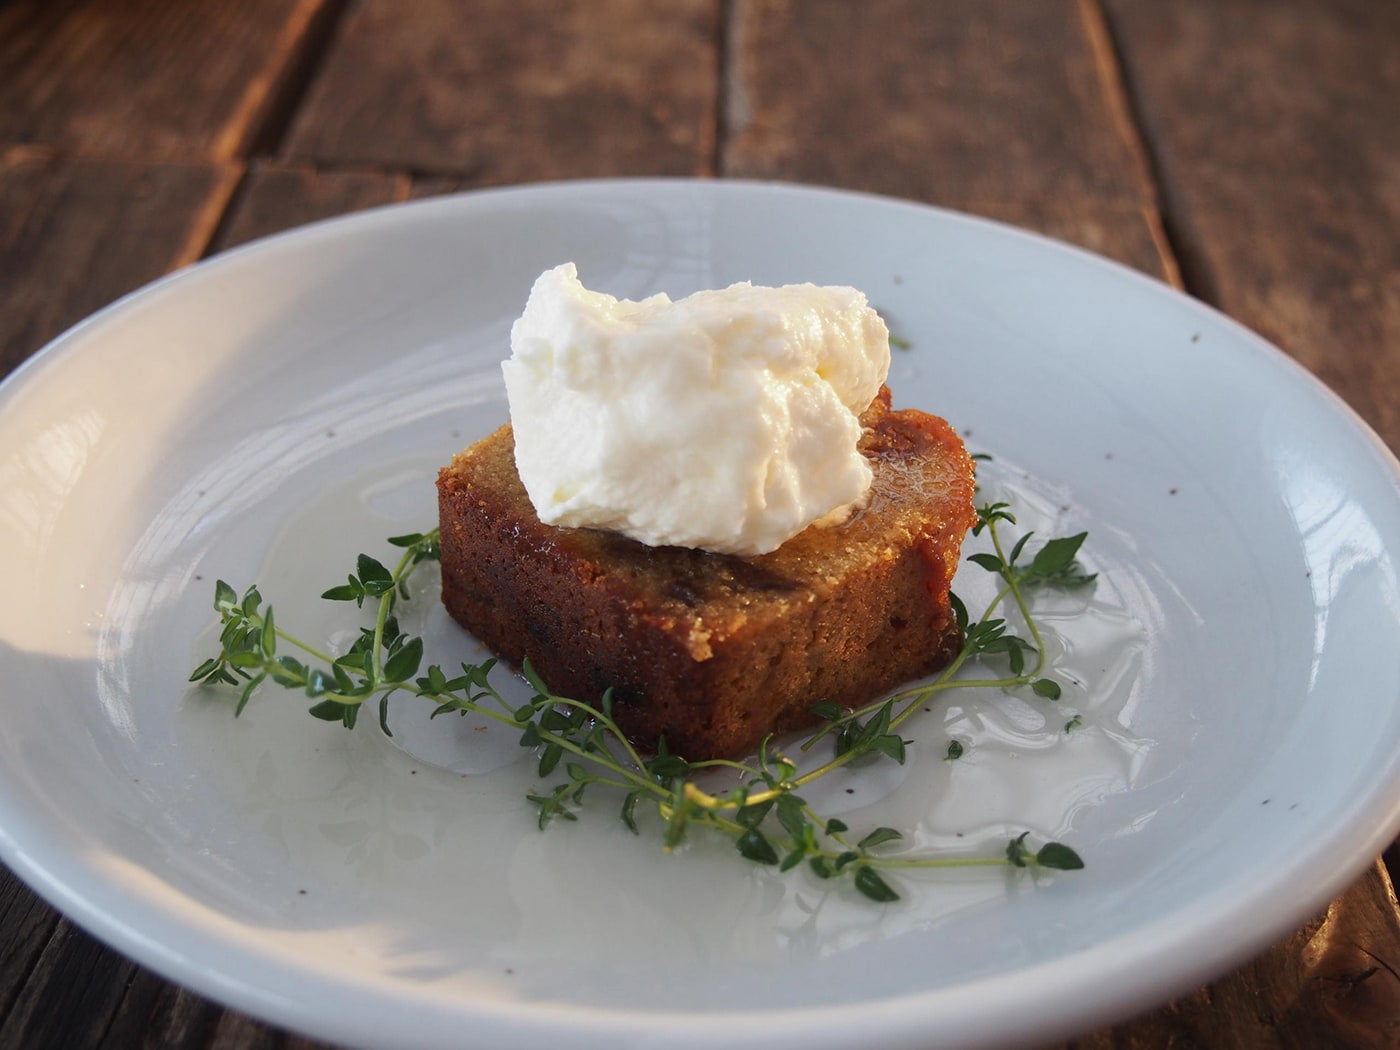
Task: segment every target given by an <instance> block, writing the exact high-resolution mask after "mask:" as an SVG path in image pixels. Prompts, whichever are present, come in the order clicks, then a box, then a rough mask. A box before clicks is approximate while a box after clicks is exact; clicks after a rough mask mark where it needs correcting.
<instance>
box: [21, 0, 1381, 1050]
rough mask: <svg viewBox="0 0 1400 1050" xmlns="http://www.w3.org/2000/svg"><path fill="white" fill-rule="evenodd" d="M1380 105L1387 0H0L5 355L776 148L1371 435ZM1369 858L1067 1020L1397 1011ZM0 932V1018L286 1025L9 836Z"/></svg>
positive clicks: (217, 1036) (1341, 1022)
mask: <svg viewBox="0 0 1400 1050" xmlns="http://www.w3.org/2000/svg"><path fill="white" fill-rule="evenodd" d="M1398 129H1400V2H1397V0H1182V2H1175V3H1169V2H1165V0H924V2H919V0H870V2H855V0H575V2H568V3H564V2H554V0H459V2H452V0H350V2H347V0H243V2H238V3H233V2H221V0H0V374H4V373H5V372H8V371H9V370H10V369H12V368H13V367H14V366H15V365H17V364H18V363H19V362H20V361H22V360H24V359H25V358H26V357H27V356H28V355H30V354H32V353H33V352H34V351H35V350H37V349H38V348H39V347H40V346H41V345H42V344H43V343H44V342H45V341H46V340H48V339H49V338H51V337H53V336H54V335H57V334H58V333H59V332H60V331H61V330H62V329H64V328H65V327H66V326H68V325H69V324H72V323H73V322H76V321H78V320H80V319H81V318H82V317H84V316H85V315H87V314H89V313H91V312H92V311H94V310H96V309H98V308H99V307H101V306H103V305H105V304H106V303H108V302H110V301H111V300H112V299H114V298H116V297H117V296H119V295H121V294H123V293H124V292H127V291H129V290H131V289H133V288H135V287H138V286H140V285H141V284H144V283H145V282H147V281H149V280H151V279H153V278H155V277H158V276H160V275H161V274H163V273H165V272H167V271H169V270H172V269H174V268H176V267H179V266H183V265H186V264H189V263H193V262H195V261H197V260H199V259H201V258H204V257H207V256H209V255H212V254H215V253H217V252H219V251H222V250H223V249H225V248H228V247H230V246H232V245H235V244H239V243H241V242H244V241H247V240H249V239H251V238H255V237H258V236H261V235H263V234H267V233H271V232H274V231H277V230H281V229H284V228H286V227H289V226H294V225H297V224H300V223H303V222H307V221H310V220H312V219H319V218H324V217H327V216H332V215H338V214H341V213H345V212H349V211H354V210H355V209H358V208H363V207H367V206H370V205H377V204H384V203H388V202H392V201H402V200H407V199H410V198H414V197H420V196H425V195H429V194H437V193H445V192H450V191H455V190H463V189H471V188H476V187H482V186H492V185H499V184H503V183H515V182H529V181H538V180H542V179H557V178H574V177H586V176H600V175H655V174H666V175H698V176H709V177H748V178H765V179H766V178H776V179H785V180H791V181H798V182H811V183H821V184H826V185H832V186H843V187H850V188H855V189H862V190H871V191H875V192H879V193H886V194H892V195H895V196H899V197H908V198H913V199H916V200H923V201H929V202H933V203H937V204H940V205H944V206H948V207H952V208H958V209H963V210H966V211H970V212H976V213H979V214H983V215H988V216H991V217H994V218H997V219H1002V220H1005V221H1008V222H1011V223H1015V224H1018V225H1022V226H1026V227H1029V228H1031V229H1035V230H1040V231H1043V232H1046V233H1049V234H1051V235H1053V236H1056V237H1060V238H1063V239H1065V240H1068V241H1072V242H1074V243H1077V244H1080V245H1083V246H1085V247H1088V248H1090V249H1092V250H1094V251H1097V252H1100V253H1102V254H1104V255H1107V256H1109V257H1111V258H1114V259H1117V260H1120V261H1122V262H1124V263H1126V264H1128V265H1129V266H1134V267H1137V268H1138V269H1140V270H1143V271H1146V272H1147V273H1150V274H1152V275H1154V276H1156V277H1159V278H1161V279H1163V280H1165V281H1168V282H1170V283H1171V284H1173V285H1176V286H1177V287H1179V288H1183V289H1185V290H1186V291H1187V292H1189V293H1190V294H1192V295H1195V296H1197V297H1199V298H1201V299H1204V300H1205V301H1207V302H1209V303H1212V304H1214V305H1215V306H1217V307H1218V308H1220V309H1221V310H1223V311H1224V312H1225V313H1228V314H1230V315H1232V316H1233V317H1235V318H1237V319H1239V320H1240V321H1242V322H1244V323H1245V324H1247V325H1249V326H1250V327H1252V328H1254V329H1256V330H1257V331H1259V332H1261V333H1262V334H1264V335H1265V336H1266V337H1268V338H1269V339H1271V340H1272V341H1274V342H1276V343H1277V344H1278V345H1280V346H1281V347H1283V348H1284V349H1285V350H1286V351H1287V352H1288V353H1289V354H1291V355H1293V356H1294V357H1295V358H1296V359H1297V360H1298V361H1300V362H1302V363H1303V364H1304V365H1306V366H1307V367H1308V368H1309V369H1311V370H1312V371H1313V372H1314V373H1316V374H1317V375H1318V376H1319V377H1321V378H1322V379H1323V380H1324V381H1326V382H1327V383H1328V384H1330V385H1331V386H1332V387H1333V389H1335V390H1336V391H1337V392H1338V393H1339V394H1340V395H1341V396H1342V397H1343V398H1344V399H1345V400H1346V401H1347V402H1348V403H1350V404H1351V405H1352V407H1353V408H1355V409H1356V411H1357V412H1359V413H1360V414H1361V416H1362V417H1363V418H1364V419H1365V420H1366V421H1367V422H1369V423H1370V424H1371V426H1373V427H1374V428H1375V429H1376V430H1377V431H1378V432H1379V434H1380V435H1381V437H1382V438H1383V440H1385V441H1386V442H1387V443H1388V444H1389V446H1390V447H1391V448H1392V449H1397V448H1400V130H1398ZM1397 860H1400V857H1396V856H1393V857H1391V859H1390V867H1389V870H1388V869H1387V863H1386V860H1385V858H1382V859H1379V860H1378V861H1377V862H1376V864H1375V865H1374V866H1373V867H1372V868H1371V869H1370V870H1369V871H1368V872H1367V873H1366V875H1365V876H1364V877H1363V878H1362V879H1360V880H1359V881H1358V882H1357V883H1356V885H1355V886H1353V887H1352V888H1351V889H1350V890H1349V891H1348V892H1347V893H1346V894H1345V895H1344V896H1343V897H1341V898H1339V899H1338V900H1337V901H1335V902H1334V903H1333V904H1332V905H1331V906H1330V907H1329V908H1328V909H1327V910H1326V911H1325V912H1324V913H1323V914H1321V915H1318V916H1316V917H1314V918H1313V919H1312V920H1310V921H1309V922H1308V923H1307V924H1306V925H1304V926H1303V927H1302V928H1301V929H1299V930H1298V931H1296V932H1295V933H1294V934H1292V935H1291V936H1289V937H1287V938H1286V939H1284V940H1283V941H1282V942H1280V943H1279V944H1278V945H1277V946H1275V947H1274V948H1273V949H1271V950H1270V951H1268V952H1266V953H1265V954H1263V955H1261V956H1260V957H1259V958H1257V959H1255V960H1254V961H1253V962H1251V963H1250V964H1249V965H1247V966H1245V967H1243V968H1242V969H1241V970H1239V971H1238V972H1236V973H1233V974H1228V975H1225V976H1223V977H1221V978H1220V979H1219V980H1218V981H1216V982H1215V983H1214V984H1212V985H1210V986H1209V987H1207V988H1203V989H1201V990H1200V991H1198V992H1196V993H1194V994H1192V995H1188V996H1186V997H1184V998H1182V999H1180V1000H1178V1001H1176V1002H1173V1003H1170V1004H1166V1005H1164V1006H1163V1007H1162V1008H1161V1009H1159V1010H1158V1011H1156V1012H1155V1013H1152V1014H1150V1015H1149V1016H1146V1017H1143V1018H1140V1019H1138V1020H1136V1021H1132V1022H1130V1023H1125V1024H1123V1025H1121V1026H1119V1027H1115V1028H1113V1029H1111V1030H1107V1031H1101V1032H1097V1033H1090V1034H1086V1035H1084V1036H1083V1037H1082V1038H1080V1039H1077V1040H1075V1041H1074V1042H1072V1043H1071V1044H1067V1045H1070V1046H1073V1047H1079V1048H1109V1047H1133V1048H1155V1047H1289V1048H1292V1047H1297V1048H1312V1047H1373V1046H1400V909H1397V905H1396V898H1395V894H1394V891H1393V889H1392V879H1391V875H1392V874H1394V873H1395V872H1396V871H1397V870H1400V864H1398V863H1397ZM0 944H3V959H2V960H0V1047H65V1048H66V1047H98V1046H101V1047H129V1046H162V1047H180V1048H191V1047H206V1046H217V1047H237V1048H245V1047H273V1046H284V1045H285V1046H312V1045H315V1044H312V1043H309V1042H308V1041H306V1040H304V1039H302V1038H299V1037H296V1036H290V1035H286V1034H283V1033H280V1032H277V1031H275V1030H273V1029H270V1028H268V1027H266V1026H263V1025H261V1024H260V1023H258V1022H256V1021H253V1020H250V1019H248V1018H246V1017H243V1016H241V1015H238V1014H236V1013H233V1012H230V1011H227V1010H224V1009H223V1008H221V1007H219V1006H217V1005H214V1004H211V1003H208V1002H206V1001H205V1000H202V999H200V998H199V997H198V996H195V995H194V994H192V993H190V992H188V991H185V990H183V989H181V988H179V987H178V986H175V985H172V984H169V983H167V982H165V981H163V980H161V979H160V978H158V977H155V976H153V975H152V974H150V973H148V972H146V971H144V970H142V969H141V968H140V967H137V966H136V965H134V964H132V963H130V962H128V961H127V960H125V959H123V958H122V957H120V956H119V955H117V954H116V953H114V952H112V951H110V950H108V949H106V948H105V947H103V946H101V945H99V944H97V943H96V942H94V941H93V940H92V939H90V938H89V937H87V936H86V935H85V934H83V933H82V932H80V931H78V930H77V929H75V928H74V927H73V926H71V925H70V924H69V923H68V922H67V921H66V920H65V919H63V918H62V917H60V916H59V915H58V914H57V913H55V912H54V911H53V910H51V909H50V908H48V907H47V906H46V905H44V904H43V903H41V902H40V901H38V900H37V899H36V898H35V897H34V896H33V895H32V894H30V893H29V891H28V890H27V889H25V888H24V887H23V886H22V885H20V884H19V883H18V882H17V881H16V880H15V879H13V877H11V876H9V875H8V874H7V873H4V872H0ZM1007 1005H1008V1009H1014V1008H1015V1004H1014V1003H1008V1004H1007ZM930 1040H931V1042H932V1040H933V1034H932V1033H931V1035H930Z"/></svg>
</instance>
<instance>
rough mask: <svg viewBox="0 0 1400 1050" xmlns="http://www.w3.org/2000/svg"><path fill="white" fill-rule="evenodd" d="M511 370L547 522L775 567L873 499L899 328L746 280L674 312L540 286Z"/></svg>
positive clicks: (829, 301) (520, 457) (521, 323)
mask: <svg viewBox="0 0 1400 1050" xmlns="http://www.w3.org/2000/svg"><path fill="white" fill-rule="evenodd" d="M510 345H511V356H510V358H509V360H507V361H505V362H504V363H503V365H502V369H503V370H504V372H505V379H506V393H507V396H508V398H509V401H510V416H511V423H512V425H513V427H514V431H515V462H516V468H517V469H518V471H519V473H520V479H521V481H523V482H524V484H525V490H526V492H527V493H528V494H529V496H530V502H531V503H533V504H534V507H535V511H536V513H538V514H539V516H540V520H541V521H544V522H546V523H548V524H551V525H566V526H587V527H593V528H602V529H613V530H616V531H618V532H621V533H624V534H626V535H628V536H631V537H632V538H633V539H636V540H640V541H641V542H642V543H646V544H650V545H652V546H661V545H668V544H671V545H676V546H682V547H700V548H703V549H705V550H710V551H718V552H723V553H727V554H740V555H753V554H764V553H766V552H768V551H771V550H774V549H776V548H777V547H779V546H780V545H781V544H782V543H783V542H784V541H786V540H788V539H790V538H791V537H793V536H795V535H797V533H799V532H801V531H802V530H803V529H805V528H806V527H807V526H808V525H810V524H812V523H813V522H817V521H828V520H829V521H836V520H842V519H844V517H845V516H846V515H847V514H848V513H849V510H850V508H851V507H853V506H855V505H857V504H858V503H859V502H860V501H861V499H862V498H863V497H864V495H865V493H866V491H867V490H868V489H869V487H870V482H871V471H870V466H869V464H868V463H867V462H866V460H865V457H864V456H862V455H861V454H860V453H859V451H857V448H856V445H857V442H858V441H859V439H860V431H861V428H860V423H859V421H858V419H857V417H858V416H859V414H860V413H861V412H863V411H864V410H865V409H866V408H867V407H868V406H869V405H870V402H871V401H872V400H873V399H874V398H875V395H876V394H877V393H878V392H879V389H880V385H881V384H882V383H883V382H884V381H885V374H886V373H887V372H888V370H889V364H890V346H889V331H888V330H887V329H886V327H885V323H884V321H882V320H881V319H880V316H879V315H878V314H877V313H876V312H875V311H874V310H873V309H871V307H870V306H869V304H868V303H867V302H866V299H865V296H864V295H862V294H861V293H860V292H858V291H856V290H855V289H854V288H846V287H818V286H816V285H811V284H798V285H785V286H783V287H781V288H764V287H756V286H754V285H751V284H747V283H744V284H735V285H731V286H730V287H728V288H724V289H721V290H716V291H704V292H697V293H695V294H694V295H690V296H687V297H686V298H684V299H680V300H676V301H672V300H671V299H670V298H669V297H668V296H666V295H665V294H660V295H653V296H651V297H649V298H647V299H643V300H641V301H640V302H634V301H631V300H626V299H615V298H613V297H612V296H610V295H606V294H602V293H599V292H591V291H589V290H588V289H586V288H584V287H583V285H582V284H581V283H580V282H579V278H578V271H577V270H576V269H575V267H574V265H573V263H565V264H563V265H561V266H557V267H555V268H554V269H552V270H547V271H545V272H544V273H543V274H541V275H540V277H539V278H538V279H537V280H536V281H535V285H534V287H533V288H532V289H531V291H530V298H529V301H528V302H527V303H526V305H525V312H524V314H523V315H522V316H521V317H520V319H519V320H517V321H516V322H515V325H514V326H513V327H512V329H511V335H510Z"/></svg>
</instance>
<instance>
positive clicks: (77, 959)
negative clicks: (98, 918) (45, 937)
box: [0, 920, 136, 1047]
mask: <svg viewBox="0 0 1400 1050" xmlns="http://www.w3.org/2000/svg"><path fill="white" fill-rule="evenodd" d="M135 972H136V964H135V963H132V962H129V961H128V960H126V959H124V958H122V957H121V956H120V955H117V954H116V953H115V952H113V951H111V950H110V949H108V948H106V947H104V946H103V945H101V944H99V943H98V942H97V941H95V940H93V939H92V938H91V937H89V936H87V934H85V933H83V932H82V931H81V930H78V929H77V928H76V927H74V926H72V925H71V924H70V923H69V922H68V921H67V920H61V921H60V922H59V923H58V925H57V927H56V928H55V932H54V935H53V937H52V938H51V939H50V940H49V942H48V943H47V944H46V945H45V947H44V951H43V952H42V953H41V954H40V956H39V958H38V960H37V961H36V962H35V964H34V967H33V969H32V970H31V971H30V973H29V976H28V980H27V981H26V983H25V985H24V986H23V988H21V989H20V991H19V995H18V996H17V997H16V999H15V1001H14V1003H12V1004H11V1006H10V1008H9V1009H8V1010H7V1011H6V1012H5V1015H4V1018H3V1021H0V1046H22V1047H84V1046H94V1045H96V1044H97V1042H98V1041H99V1040H100V1039H101V1038H102V1034H103V1032H105V1031H106V1029H107V1025H108V1023H109V1022H110V1020H111V1018H112V1016H113V1014H114V1013H115V1011H116V1009H117V1004H118V1003H119V1002H120V1001H121V997H122V992H123V989H124V988H125V986H126V983H127V981H128V980H129V979H130V976H131V975H132V974H134V973H135Z"/></svg>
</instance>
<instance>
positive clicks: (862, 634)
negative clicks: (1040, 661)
mask: <svg viewBox="0 0 1400 1050" xmlns="http://www.w3.org/2000/svg"><path fill="white" fill-rule="evenodd" d="M861 424H862V427H863V430H862V435H861V439H860V443H859V449H860V452H861V454H862V455H863V456H864V457H865V458H866V460H867V461H868V462H869V464H870V467H871V468H872V470H873V474H874V480H873V483H872V484H871V487H870V489H869V491H868V493H867V496H866V498H865V499H864V501H863V503H862V504H861V505H860V506H859V508H858V509H856V510H855V511H854V512H853V513H852V514H850V516H849V517H847V518H846V520H845V521H843V522H841V523H840V524H831V525H823V524H816V525H811V526H808V527H807V528H806V529H804V530H803V531H801V532H799V533H798V534H797V535H796V536H794V537H793V538H791V539H789V540H787V541H786V542H785V543H783V544H782V545H781V546H779V547H778V548H777V549H776V550H773V551H770V552H769V553H765V554H757V555H753V556H747V557H741V556H737V555H731V554H720V553H713V552H710V551H705V550H699V549H693V548H688V547H675V546H648V545H646V544H644V543H640V542H638V541H636V540H634V539H630V538H628V537H627V536H624V535H622V534H621V533H619V532H614V531H607V530H602V529H595V528H571V527H557V526H552V525H545V524H542V523H541V521H540V519H539V517H538V515H537V514H536V512H535V509H534V507H533V505H532V504H531V501H530V499H529V497H528V496H527V494H526V491H525V488H524V486H523V485H522V483H521V481H520V477H519V474H518V473H517V470H516V463H515V455H514V437H513V433H512V430H511V427H510V426H509V425H507V426H504V427H502V428H501V429H499V430H497V431H496V432H495V433H493V434H491V435H490V436H489V437H487V438H485V439H484V440H482V441H481V442H479V443H477V444H475V445H473V446H472V447H470V448H468V449H467V450H466V451H464V452H462V453H460V454H459V455H458V456H456V458H455V459H454V460H453V461H452V463H451V464H450V465H449V466H447V467H445V468H443V470H442V471H441V473H440V475H439V477H438V495H439V512H440V524H441V542H442V583H443V587H442V596H443V601H444V603H445V604H446V606H447V609H448V611H449V612H450V613H451V614H452V616H453V617H454V618H455V619H456V620H457V621H458V622H459V623H461V624H462V626H463V627H465V628H466V629H467V630H468V631H470V632H471V633H472V634H474V635H475V636H476V637H477V638H479V639H480V640H481V641H482V642H483V643H484V644H485V645H487V646H488V647H489V648H490V649H491V650H492V651H493V652H495V653H496V654H497V655H498V656H499V657H501V658H502V659H504V660H505V661H506V662H508V663H510V664H513V665H515V666H519V665H520V664H521V662H522V661H523V660H525V659H526V658H528V659H529V661H530V663H531V664H532V665H533V666H534V668H535V669H536V670H537V671H538V672H539V674H540V677H541V678H543V680H544V681H545V682H546V683H547V684H548V686H549V688H550V689H551V690H552V691H554V692H555V693H557V694H559V695H561V696H568V697H572V698H576V699H579V700H585V701H590V702H596V701H597V700H598V699H599V698H600V697H601V696H602V694H603V692H604V691H605V690H606V689H609V688H611V689H612V690H613V698H614V701H613V702H614V707H613V712H614V716H615V717H616V719H617V721H618V723H619V724H620V725H621V727H622V728H623V730H624V731H625V732H626V733H627V734H628V735H629V736H630V737H631V738H632V739H633V741H634V742H635V743H637V744H638V745H639V746H641V747H643V748H654V747H655V746H656V743H657V741H658V740H659V739H661V738H662V737H664V738H665V740H666V744H667V746H668V747H669V748H670V750H671V751H672V752H674V753H676V754H679V755H682V756H684V757H686V758H688V759H691V760H700V759H705V758H712V757H736V756H741V755H743V754H746V753H749V752H752V751H753V750H755V749H756V748H757V747H758V745H759V743H760V742H761V741H762V739H763V738H764V737H765V736H766V735H768V734H770V733H782V732H784V731H786V730H791V729H797V728H800V727H803V726H806V725H809V724H812V723H813V722H815V718H814V716H813V715H812V713H811V708H812V706H813V705H814V704H816V703H819V702H822V701H827V702H833V703H836V704H839V705H841V706H844V707H854V706H859V705H861V704H864V703H867V702H869V701H871V700H874V699H877V698H878V697H879V695H880V694H881V693H882V692H885V691H887V690H890V689H892V688H894V687H896V686H899V685H900V684H902V683H904V682H907V681H910V680H911V679H915V678H918V677H919V676H921V675H924V674H927V673H930V672H932V671H934V670H937V669H938V668H939V667H941V666H943V665H944V664H946V663H947V662H948V661H949V660H950V659H951V658H952V656H953V655H954V654H955V653H956V651H957V648H958V645H959V641H960V640H959V637H958V629H957V624H956V622H955V619H954V616H953V613H952V611H951V609H950V607H949V602H948V587H949V583H950V582H951V580H952V578H953V574H954V572H955V570H956V568H957V565H958V562H959V558H960V554H959V552H960V548H961V544H962V540H963V537H964V535H965V534H966V533H967V530H968V529H969V528H970V527H971V526H972V525H973V523H974V521H975V513H974V511H973V506H972V501H973V487H974V479H973V465H972V461H971V459H970V458H969V456H968V454H967V452H966V450H965V449H964V448H963V444H962V441H961V440H960V439H959V438H958V436H957V434H956V433H955V432H954V431H953V429H952V428H951V427H950V426H949V425H948V424H947V423H946V422H944V421H943V420H942V419H939V418H937V417H935V416H931V415H928V414H926V413H923V412H919V411H916V410H911V409H906V410H901V411H893V410H891V409H890V407H889V391H888V390H887V389H882V390H881V392H880V395H879V396H878V397H877V398H876V400H875V401H874V403H873V404H872V405H871V406H870V408H869V409H868V410H867V411H866V412H865V413H864V414H863V415H862V416H861ZM721 425H722V424H721Z"/></svg>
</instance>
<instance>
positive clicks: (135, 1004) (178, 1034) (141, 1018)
mask: <svg viewBox="0 0 1400 1050" xmlns="http://www.w3.org/2000/svg"><path fill="white" fill-rule="evenodd" d="M223 1013H224V1010H223V1008H222V1007H220V1006H216V1005H215V1004H213V1003H211V1002H209V1001H208V1000H206V999H201V998H200V997H199V996H197V995H195V994H194V993H193V992H190V991H187V990H185V989H184V988H181V987H179V986H178V985H174V984H171V983H169V982H168V981H166V980H164V979H163V978H160V977H157V976H156V975H155V974H153V973H151V972H150V971H149V970H141V969H137V970H136V971H135V972H134V973H133V974H132V975H131V977H130V979H129V980H128V982H127V984H126V988H125V990H124V994H123V995H122V998H121V1002H120V1003H119V1004H118V1006H117V1008H116V1010H115V1012H114V1013H113V1015H112V1018H111V1021H110V1022H109V1023H108V1025H107V1029H106V1031H104V1032H103V1033H102V1038H101V1041H100V1042H96V1043H94V1044H93V1045H94V1046H96V1047H103V1048H107V1050H129V1048H131V1047H136V1046H147V1047H191V1048H192V1047H203V1046H213V1045H215V1044H214V1043H213V1042H212V1040H211V1038H210V1036H211V1034H212V1033H213V1032H214V1031H215V1030H216V1029H217V1027H218V1025H219V1021H220V1017H221V1016H222V1015H223Z"/></svg>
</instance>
